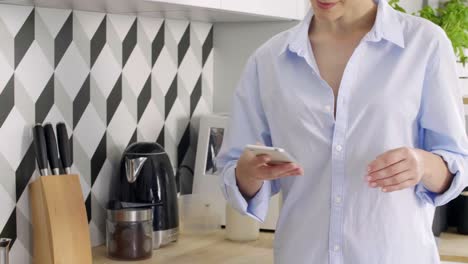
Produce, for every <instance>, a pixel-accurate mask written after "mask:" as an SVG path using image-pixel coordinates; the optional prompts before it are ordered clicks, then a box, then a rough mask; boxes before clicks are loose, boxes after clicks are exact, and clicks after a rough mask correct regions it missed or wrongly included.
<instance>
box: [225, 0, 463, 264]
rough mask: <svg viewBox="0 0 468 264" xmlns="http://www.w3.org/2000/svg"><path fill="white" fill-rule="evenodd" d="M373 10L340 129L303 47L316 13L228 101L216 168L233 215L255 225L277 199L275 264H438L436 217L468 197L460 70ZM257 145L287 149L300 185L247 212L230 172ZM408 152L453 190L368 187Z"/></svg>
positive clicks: (445, 54)
mask: <svg viewBox="0 0 468 264" xmlns="http://www.w3.org/2000/svg"><path fill="white" fill-rule="evenodd" d="M377 2H378V5H379V6H378V13H377V18H376V21H375V24H374V27H373V28H372V30H371V31H370V32H369V33H368V34H367V35H366V36H365V37H364V38H363V40H362V41H361V42H360V44H359V45H358V47H357V48H356V50H355V51H354V54H353V55H352V57H351V59H350V60H349V62H348V65H347V66H346V69H345V71H344V75H343V78H342V82H341V86H340V89H339V95H338V98H337V113H336V118H334V115H333V109H334V95H333V92H332V89H331V88H330V86H329V85H328V84H327V83H326V82H325V81H324V80H323V79H322V78H321V77H320V73H319V70H318V67H317V65H316V62H315V59H314V56H313V52H312V49H311V46H310V42H309V39H308V28H309V24H310V21H311V18H312V13H311V14H309V15H308V16H307V17H306V18H305V19H304V21H303V22H302V23H301V24H299V25H298V26H296V27H294V28H292V29H290V30H288V31H286V32H283V33H281V34H279V35H277V36H275V37H274V38H272V39H271V40H270V41H268V42H267V43H266V44H264V45H263V46H262V47H260V48H259V49H258V50H257V51H256V52H255V54H253V55H252V56H251V58H250V59H249V61H248V63H247V66H246V69H245V72H244V74H243V76H242V78H241V81H240V83H239V86H238V88H237V90H236V92H235V94H234V99H233V105H232V112H231V116H230V122H229V127H228V129H227V132H226V135H225V138H224V141H223V145H222V148H221V151H220V155H219V156H218V160H217V163H218V166H219V168H220V169H221V173H220V174H221V176H220V177H221V179H222V190H223V193H224V195H225V197H226V199H227V200H228V202H229V203H230V204H231V205H232V206H234V207H235V208H236V209H237V210H239V211H240V212H243V213H245V214H248V215H250V216H252V217H254V218H256V219H259V220H260V221H263V220H264V219H265V216H266V214H267V210H268V203H269V198H270V196H271V195H274V194H275V193H277V192H278V191H280V190H281V191H282V193H283V207H282V209H281V213H280V217H279V220H278V224H277V229H276V233H275V242H274V256H275V263H281V264H283V263H284V264H300V263H311V264H326V263H331V264H433V263H439V256H438V253H437V248H436V244H435V240H434V237H433V234H432V229H431V226H432V219H433V215H434V208H435V206H439V205H443V204H445V203H447V202H448V201H450V200H451V199H453V198H455V197H456V196H458V195H459V193H460V192H461V191H462V190H463V189H464V188H465V187H466V186H467V185H468V176H467V172H466V171H465V170H466V165H467V157H468V141H467V137H466V133H465V120H464V113H463V105H462V95H461V91H460V90H461V89H460V88H461V87H460V84H459V82H458V78H457V74H456V58H455V55H454V53H453V49H452V47H451V44H450V41H449V39H448V38H447V37H446V35H445V33H444V32H443V30H442V29H440V28H439V27H437V26H435V25H433V24H432V23H430V22H428V21H426V20H423V19H421V18H417V17H414V16H410V15H406V14H403V13H399V12H397V11H394V10H393V9H392V8H391V7H390V6H389V5H388V3H387V2H386V1H384V0H380V1H377ZM256 142H263V143H264V144H265V145H269V146H276V147H281V148H284V149H285V150H287V151H288V152H289V153H290V154H291V155H292V156H294V157H295V159H296V160H297V161H298V163H299V164H300V165H301V166H302V167H303V168H304V171H305V174H304V175H303V176H299V177H287V178H282V179H280V180H273V181H265V182H264V184H263V186H262V188H261V189H260V191H259V192H258V193H257V194H256V195H255V197H253V198H252V199H251V200H249V201H246V200H245V199H244V198H243V196H242V195H241V193H240V192H239V189H238V187H237V185H236V180H235V168H236V163H237V160H238V159H239V156H240V155H241V153H242V151H243V149H244V147H245V146H246V145H247V144H255V143H256ZM403 146H407V147H413V148H421V149H424V150H427V151H431V152H432V153H435V154H437V155H440V156H441V157H442V158H443V159H444V160H445V161H446V163H447V165H448V168H449V170H450V171H451V172H452V173H453V174H454V178H453V181H452V183H451V186H450V189H449V190H447V191H446V192H445V193H443V194H435V193H431V192H430V191H428V190H427V189H426V188H425V187H424V186H423V185H422V184H419V185H417V186H416V187H413V188H408V189H405V190H401V191H397V192H392V193H383V192H382V191H381V190H379V189H374V188H370V187H368V184H367V182H366V180H365V176H366V174H367V173H366V168H367V165H368V164H369V163H370V162H371V161H372V160H374V159H375V158H376V157H377V156H378V155H380V154H382V153H384V152H386V151H388V150H391V149H395V148H399V147H403Z"/></svg>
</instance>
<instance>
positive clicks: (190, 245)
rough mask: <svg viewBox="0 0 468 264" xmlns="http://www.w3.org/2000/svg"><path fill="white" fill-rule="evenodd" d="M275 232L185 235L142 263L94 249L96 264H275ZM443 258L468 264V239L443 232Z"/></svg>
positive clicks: (441, 239) (218, 232) (219, 232)
mask: <svg viewBox="0 0 468 264" xmlns="http://www.w3.org/2000/svg"><path fill="white" fill-rule="evenodd" d="M273 236H274V234H273V233H264V232H262V233H260V239H259V240H257V241H254V242H248V243H238V242H231V241H228V240H225V239H224V230H220V231H217V232H215V233H212V234H210V235H195V234H183V235H182V236H181V237H180V239H179V241H178V242H177V243H173V244H171V245H169V246H166V247H164V248H162V249H159V250H156V251H154V254H153V258H152V259H149V260H143V261H139V262H125V261H113V260H110V259H108V258H107V257H106V248H105V247H104V246H100V247H96V248H94V249H93V258H94V261H93V263H94V264H125V263H139V264H150V263H151V264H153V263H162V264H164V263H171V264H187V263H190V264H211V263H213V264H217V263H230V264H250V263H256V264H272V263H273V254H272V253H273V250H272V247H273ZM439 247H440V254H441V259H442V260H445V261H456V262H462V263H468V236H461V235H456V234H448V233H443V234H442V235H441V237H440V240H439Z"/></svg>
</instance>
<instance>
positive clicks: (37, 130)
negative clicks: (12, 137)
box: [33, 124, 49, 176]
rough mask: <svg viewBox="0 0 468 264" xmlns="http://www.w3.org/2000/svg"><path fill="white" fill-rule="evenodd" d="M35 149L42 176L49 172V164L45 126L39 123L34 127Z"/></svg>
mask: <svg viewBox="0 0 468 264" xmlns="http://www.w3.org/2000/svg"><path fill="white" fill-rule="evenodd" d="M33 139H34V151H35V152H36V160H37V166H39V171H40V172H41V175H42V176H45V175H48V174H49V167H48V165H47V150H46V141H45V135H44V128H43V127H42V125H41V124H37V125H35V126H34V128H33Z"/></svg>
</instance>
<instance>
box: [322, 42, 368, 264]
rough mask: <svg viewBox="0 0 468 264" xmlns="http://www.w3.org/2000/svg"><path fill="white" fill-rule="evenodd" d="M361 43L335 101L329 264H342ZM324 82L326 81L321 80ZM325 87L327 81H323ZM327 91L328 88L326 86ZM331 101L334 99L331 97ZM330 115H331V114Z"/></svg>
mask: <svg viewBox="0 0 468 264" xmlns="http://www.w3.org/2000/svg"><path fill="white" fill-rule="evenodd" d="M363 45H364V44H363V42H361V43H360V44H359V45H358V47H357V48H356V49H355V51H354V53H353V55H352V56H351V58H350V59H349V61H348V64H347V65H346V67H345V70H344V72H343V77H342V81H341V84H340V89H339V92H338V97H337V100H336V117H335V124H334V128H333V138H332V152H331V153H332V155H331V159H332V161H331V166H332V169H331V171H332V183H331V193H330V201H331V210H330V230H329V259H330V264H343V263H344V258H343V248H344V239H343V225H344V216H343V215H344V199H345V197H346V193H345V189H344V184H345V180H346V168H345V164H346V144H347V142H346V131H347V124H348V102H349V97H350V90H351V86H352V85H353V84H354V81H355V76H356V74H357V72H356V71H357V67H356V61H359V57H360V54H361V52H360V51H361V50H362V46H363ZM324 82H325V81H324ZM325 84H326V82H325ZM326 85H327V87H328V88H329V89H331V87H330V86H329V85H328V84H326ZM333 99H334V98H333ZM332 114H333V113H332Z"/></svg>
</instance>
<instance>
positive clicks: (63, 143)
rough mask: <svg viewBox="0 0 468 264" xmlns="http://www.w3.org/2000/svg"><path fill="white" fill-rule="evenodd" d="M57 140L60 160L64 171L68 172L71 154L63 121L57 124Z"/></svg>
mask: <svg viewBox="0 0 468 264" xmlns="http://www.w3.org/2000/svg"><path fill="white" fill-rule="evenodd" d="M56 129H57V141H58V148H59V153H60V160H61V161H62V166H63V168H64V169H65V171H66V173H68V174H69V173H70V172H69V171H70V167H71V165H72V162H73V161H72V154H71V148H70V140H69V139H68V133H67V127H66V126H65V124H64V123H58V124H57V127H56Z"/></svg>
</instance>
